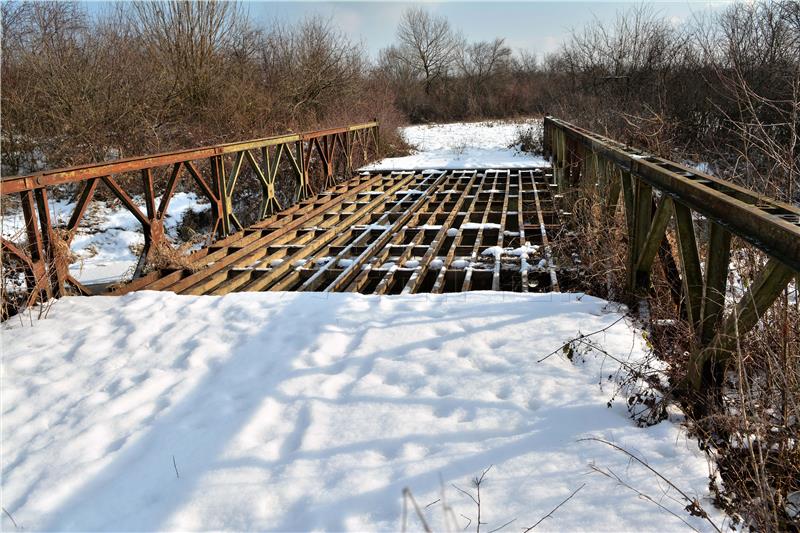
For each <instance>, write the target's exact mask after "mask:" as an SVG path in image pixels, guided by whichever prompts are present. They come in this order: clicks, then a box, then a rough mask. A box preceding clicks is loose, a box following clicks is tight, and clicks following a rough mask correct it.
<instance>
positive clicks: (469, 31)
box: [93, 0, 728, 57]
mask: <svg viewBox="0 0 800 533" xmlns="http://www.w3.org/2000/svg"><path fill="white" fill-rule="evenodd" d="M242 3H243V5H244V6H245V7H246V8H247V9H248V10H249V11H250V14H251V15H252V16H253V18H254V19H255V20H256V21H258V22H260V23H262V24H264V25H269V23H270V22H272V21H274V20H278V21H282V22H293V21H298V20H302V19H303V18H304V17H307V16H311V15H321V16H323V17H326V18H330V19H331V20H332V22H333V23H334V24H335V25H337V26H338V27H339V28H341V29H342V30H343V31H344V32H346V33H347V34H348V35H349V36H350V37H351V38H352V39H353V40H354V41H361V42H363V43H364V44H365V45H366V47H367V50H368V51H369V52H370V54H371V55H372V56H373V57H374V56H376V55H377V52H378V51H379V50H380V49H381V48H383V47H385V46H388V45H389V44H391V43H392V42H394V37H395V30H396V28H397V22H398V20H399V19H400V16H401V14H402V12H403V10H404V9H406V8H407V7H409V6H419V5H422V6H424V7H426V8H427V9H429V10H431V11H432V12H435V13H438V14H442V15H445V16H446V17H447V18H448V19H449V20H450V23H451V24H452V25H453V27H454V28H456V29H459V30H461V31H462V32H463V33H464V35H465V36H467V38H468V39H470V40H475V41H477V40H487V39H494V38H495V37H505V39H506V42H507V43H508V45H509V46H511V47H512V48H514V49H515V50H516V49H520V48H525V49H528V50H531V51H534V52H536V53H537V54H539V55H541V54H542V53H546V52H551V51H553V50H555V49H557V48H558V46H559V44H560V43H561V42H563V40H564V39H566V38H567V37H568V36H569V33H570V31H571V30H572V29H573V28H581V27H583V26H584V25H585V24H587V23H589V22H592V21H593V20H594V17H597V18H598V19H599V20H601V21H613V19H614V17H615V16H616V13H617V12H618V11H621V10H625V9H629V8H631V7H632V6H634V3H633V2H598V1H588V2H587V1H582V2H579V1H565V2H542V1H538V2H474V1H473V2H463V1H462V2H421V3H420V2H383V1H376V2H357V1H350V2H289V1H286V2H263V1H245V2H242ZM652 3H653V8H654V9H655V10H656V11H657V12H659V14H660V15H662V16H664V17H666V18H667V19H669V20H671V21H672V22H675V23H677V22H680V21H684V20H690V19H691V18H692V17H693V16H695V15H697V14H702V13H705V12H708V11H713V10H718V9H721V8H722V7H724V6H725V5H727V3H728V2H725V1H721V0H718V1H688V0H684V1H680V2H674V1H673V2H667V1H660V2H652ZM100 5H102V4H100ZM100 5H98V4H94V6H93V7H99V6H100ZM106 5H107V4H106Z"/></svg>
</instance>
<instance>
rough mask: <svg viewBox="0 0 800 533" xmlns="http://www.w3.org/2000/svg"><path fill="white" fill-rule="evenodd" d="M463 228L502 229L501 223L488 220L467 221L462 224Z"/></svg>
mask: <svg viewBox="0 0 800 533" xmlns="http://www.w3.org/2000/svg"><path fill="white" fill-rule="evenodd" d="M461 229H500V224H495V223H492V222H487V223H486V224H481V223H480V222H467V223H466V224H462V225H461Z"/></svg>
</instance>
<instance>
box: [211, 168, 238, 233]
mask: <svg viewBox="0 0 800 533" xmlns="http://www.w3.org/2000/svg"><path fill="white" fill-rule="evenodd" d="M211 182H212V183H213V185H212V187H214V191H215V193H216V195H217V198H219V207H217V206H215V205H212V206H211V209H212V214H213V215H214V217H215V218H216V219H217V220H218V221H219V225H218V229H217V232H218V235H219V237H220V238H222V237H226V236H227V235H229V234H230V232H231V222H230V215H231V211H232V210H233V205H232V203H231V197H230V194H229V191H228V184H227V183H226V182H225V164H224V161H223V160H222V156H221V155H215V156H212V157H211Z"/></svg>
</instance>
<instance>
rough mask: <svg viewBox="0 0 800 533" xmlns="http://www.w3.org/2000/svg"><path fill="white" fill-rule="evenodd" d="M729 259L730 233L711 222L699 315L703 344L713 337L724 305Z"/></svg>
mask: <svg viewBox="0 0 800 533" xmlns="http://www.w3.org/2000/svg"><path fill="white" fill-rule="evenodd" d="M730 259H731V234H730V233H729V232H728V231H727V230H726V229H725V228H723V227H722V226H720V225H718V224H715V223H713V222H711V223H710V227H709V237H708V251H707V253H706V268H705V275H706V279H705V285H704V287H703V305H702V309H701V316H700V321H701V325H700V344H701V345H704V346H705V345H707V344H708V343H709V342H710V341H711V339H712V338H713V337H714V334H715V333H716V329H717V323H718V322H719V317H720V313H721V312H722V309H723V308H724V306H725V292H726V287H727V284H728V268H729V265H730Z"/></svg>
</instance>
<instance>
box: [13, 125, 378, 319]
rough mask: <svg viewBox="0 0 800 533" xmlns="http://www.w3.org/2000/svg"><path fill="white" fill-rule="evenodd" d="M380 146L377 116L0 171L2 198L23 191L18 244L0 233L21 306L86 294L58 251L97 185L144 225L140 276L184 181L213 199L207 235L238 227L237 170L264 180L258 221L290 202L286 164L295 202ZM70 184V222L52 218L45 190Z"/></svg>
mask: <svg viewBox="0 0 800 533" xmlns="http://www.w3.org/2000/svg"><path fill="white" fill-rule="evenodd" d="M378 152H379V135H378V122H377V121H373V122H368V123H364V124H357V125H351V126H345V127H341V128H332V129H327V130H319V131H312V132H305V133H297V134H289V135H279V136H274V137H266V138H262V139H254V140H248V141H243V142H235V143H227V144H220V145H216V146H208V147H203V148H194V149H189V150H179V151H175V152H169V153H163V154H157V155H148V156H141V157H132V158H126V159H118V160H114V161H108V162H103V163H97V164H89V165H81V166H76V167H71V168H64V169H58V170H46V171H42V172H36V173H33V174H29V175H21V176H10V177H4V178H3V179H2V181H0V195H2V196H3V197H6V196H9V195H18V196H19V199H20V202H21V208H22V213H23V220H24V226H25V231H24V236H23V237H22V239H20V240H19V241H20V242H16V243H15V242H12V241H11V240H9V239H6V238H2V241H1V243H2V247H1V249H2V255H3V267H4V268H7V267H8V266H9V265H10V264H11V263H13V262H16V263H17V264H18V265H21V267H22V270H23V272H24V278H25V282H24V289H23V292H24V294H25V296H24V298H23V299H22V300H23V303H22V305H23V306H28V305H31V304H33V303H35V302H36V301H41V300H43V299H48V298H50V297H58V296H61V295H63V294H65V293H66V290H67V287H68V286H71V287H72V288H73V289H74V290H75V291H77V292H78V293H82V294H88V293H90V291H89V290H88V289H87V288H86V287H85V286H83V285H82V284H81V283H80V282H79V281H78V280H77V279H75V278H74V277H73V276H72V275H71V274H70V273H69V269H68V266H69V265H68V264H67V261H66V260H65V259H64V257H63V256H64V255H65V254H64V253H63V249H64V247H65V246H66V247H69V245H70V243H71V242H72V239H73V237H74V236H75V232H76V230H77V229H78V225H79V224H80V222H81V220H82V219H83V217H84V215H85V214H86V210H87V208H88V206H89V204H90V203H91V202H92V199H93V198H94V197H95V193H96V191H97V188H98V186H100V185H101V184H102V185H103V186H105V187H106V188H107V189H108V190H109V191H110V192H111V193H112V194H113V195H114V196H115V197H116V198H117V199H118V200H119V201H120V203H121V204H122V206H123V207H124V208H125V209H127V210H128V211H129V212H130V213H131V214H132V215H133V216H134V217H135V218H136V220H137V221H138V222H139V223H140V224H141V226H142V231H143V234H144V241H145V242H144V249H143V251H142V253H141V257H140V259H139V264H138V266H137V269H136V275H138V274H139V273H141V271H142V269H143V267H144V265H145V264H146V262H147V258H148V254H150V253H151V252H152V251H153V250H155V249H156V248H158V247H159V246H161V245H167V246H169V244H168V243H167V239H166V237H165V233H164V218H165V215H166V214H167V209H168V207H169V203H170V200H171V199H172V198H173V196H174V195H175V193H176V191H177V190H178V186H179V184H180V182H181V180H182V179H183V178H186V179H187V180H189V184H193V186H194V187H195V188H196V190H198V191H199V193H200V194H201V195H202V196H203V197H205V199H206V200H208V202H209V203H210V204H211V218H212V224H211V227H212V229H211V233H210V235H209V240H211V239H213V238H214V237H225V236H227V235H229V234H231V233H233V232H235V231H241V230H243V229H244V227H243V224H242V223H241V222H240V221H239V219H238V218H237V216H236V214H235V213H234V203H235V199H236V197H237V192H238V191H239V189H240V186H239V185H237V184H238V183H239V182H240V180H239V178H240V176H242V175H243V174H244V173H245V171H244V170H243V168H247V167H249V168H250V171H251V172H252V173H253V175H254V176H255V177H256V178H257V180H258V183H259V185H260V206H259V211H258V213H257V215H258V216H257V217H256V218H258V219H262V218H265V217H266V216H268V215H270V214H271V213H274V212H276V211H279V210H281V209H283V208H285V207H288V205H281V201H280V198H279V195H278V194H277V191H276V180H277V179H278V178H279V176H280V174H281V173H282V172H283V173H285V172H287V168H288V172H289V173H290V175H291V179H293V180H294V185H295V187H294V194H293V195H292V200H293V201H294V202H296V201H298V200H302V199H305V198H307V197H309V196H311V195H313V194H314V190H313V185H312V184H314V183H317V184H318V185H319V187H320V188H328V187H330V186H332V185H333V184H334V183H335V182H336V179H337V177H344V176H346V177H350V175H351V174H352V171H353V169H354V168H357V167H358V166H360V165H361V164H363V163H366V162H369V161H371V160H373V159H375V158H376V157H377V156H378ZM159 172H160V173H161V174H163V177H164V179H163V180H161V181H164V183H163V187H160V188H159V187H158V185H161V184H160V183H156V181H157V180H156V179H154V174H156V173H159ZM284 179H285V178H284ZM74 183H77V184H79V186H80V192H79V193H78V195H77V202H76V204H75V207H74V208H73V210H72V213H71V215H70V217H69V221H68V222H67V223H66V225H62V226H60V227H59V226H57V225H56V224H54V221H53V220H52V219H51V215H50V209H49V206H48V196H49V195H48V191H49V190H52V188H53V187H57V186H60V185H65V184H74ZM133 189H136V190H137V191H143V193H144V194H143V196H144V208H143V209H142V208H140V207H139V206H138V205H137V204H136V202H134V200H133V197H134V195H133V194H132V193H131V191H132V190H133ZM60 250H61V252H62V253H59V251H60ZM7 303H8V302H3V311H4V314H6V313H8V311H9V309H7V305H6V304H7Z"/></svg>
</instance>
